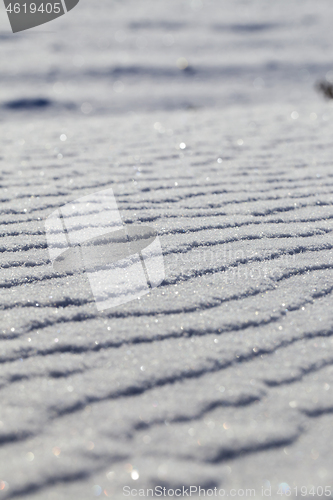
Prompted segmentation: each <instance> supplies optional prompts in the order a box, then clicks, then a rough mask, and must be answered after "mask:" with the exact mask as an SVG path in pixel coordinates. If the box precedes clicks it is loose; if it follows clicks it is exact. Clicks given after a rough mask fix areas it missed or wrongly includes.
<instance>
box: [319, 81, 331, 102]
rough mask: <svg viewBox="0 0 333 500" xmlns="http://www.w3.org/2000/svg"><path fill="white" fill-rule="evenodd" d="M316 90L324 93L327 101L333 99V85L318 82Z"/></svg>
mask: <svg viewBox="0 0 333 500" xmlns="http://www.w3.org/2000/svg"><path fill="white" fill-rule="evenodd" d="M316 89H317V90H318V91H319V92H320V93H322V94H323V95H324V96H325V97H326V98H327V99H333V84H332V83H329V82H326V81H322V82H318V83H317V85H316Z"/></svg>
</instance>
